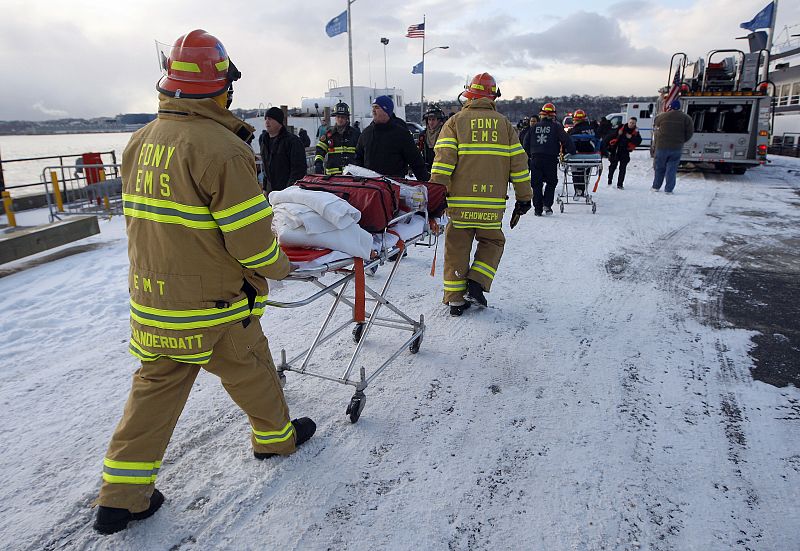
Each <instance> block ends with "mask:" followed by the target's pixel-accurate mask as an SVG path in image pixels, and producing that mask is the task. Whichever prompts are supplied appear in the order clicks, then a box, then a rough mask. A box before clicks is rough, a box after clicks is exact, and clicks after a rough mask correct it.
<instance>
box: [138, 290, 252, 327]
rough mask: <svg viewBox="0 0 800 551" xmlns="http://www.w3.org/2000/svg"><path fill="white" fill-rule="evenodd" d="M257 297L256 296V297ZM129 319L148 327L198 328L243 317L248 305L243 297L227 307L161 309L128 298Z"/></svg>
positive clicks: (245, 314)
mask: <svg viewBox="0 0 800 551" xmlns="http://www.w3.org/2000/svg"><path fill="white" fill-rule="evenodd" d="M256 298H258V297H256ZM130 307H131V319H133V320H135V321H137V322H139V323H141V324H142V325H146V326H148V327H159V328H161V329H200V328H203V327H214V326H216V325H221V324H223V323H228V322H230V321H237V320H240V319H244V318H246V317H248V316H249V315H250V307H249V305H248V302H247V299H246V298H244V299H242V300H239V301H237V302H234V303H233V304H231V305H230V306H228V307H227V308H203V309H195V310H162V309H159V308H151V307H149V306H142V305H141V304H137V303H136V302H134V301H133V299H131V300H130Z"/></svg>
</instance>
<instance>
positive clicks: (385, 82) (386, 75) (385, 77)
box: [381, 38, 389, 88]
mask: <svg viewBox="0 0 800 551" xmlns="http://www.w3.org/2000/svg"><path fill="white" fill-rule="evenodd" d="M381 44H383V87H384V88H389V73H387V72H386V46H387V45H388V44H389V39H388V38H381Z"/></svg>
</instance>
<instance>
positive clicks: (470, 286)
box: [465, 279, 489, 307]
mask: <svg viewBox="0 0 800 551" xmlns="http://www.w3.org/2000/svg"><path fill="white" fill-rule="evenodd" d="M465 298H466V299H467V300H468V301H469V302H474V303H475V304H477V305H479V306H484V307H485V306H487V305H488V304H489V303H488V302H486V297H485V296H484V295H483V287H482V286H481V284H480V283H478V282H477V281H473V280H471V279H468V280H467V296H466V297H465Z"/></svg>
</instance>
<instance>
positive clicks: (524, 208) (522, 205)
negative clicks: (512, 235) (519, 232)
mask: <svg viewBox="0 0 800 551" xmlns="http://www.w3.org/2000/svg"><path fill="white" fill-rule="evenodd" d="M529 210H531V202H530V201H517V202H516V203H514V212H512V213H511V229H512V230H513V229H514V227H515V226H516V225H517V224H518V223H519V218H520V216H522V215H523V214H525V213H526V212H528V211H529Z"/></svg>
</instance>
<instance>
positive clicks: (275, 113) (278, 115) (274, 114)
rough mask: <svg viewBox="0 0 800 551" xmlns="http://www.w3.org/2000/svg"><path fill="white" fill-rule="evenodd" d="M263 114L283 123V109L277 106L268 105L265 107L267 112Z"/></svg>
mask: <svg viewBox="0 0 800 551" xmlns="http://www.w3.org/2000/svg"><path fill="white" fill-rule="evenodd" d="M265 116H267V117H269V118H271V119H272V120H274V121H276V122H277V123H279V124H281V125H283V110H282V109H280V108H279V107H270V108H269V109H267V114H266V115H265Z"/></svg>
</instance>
